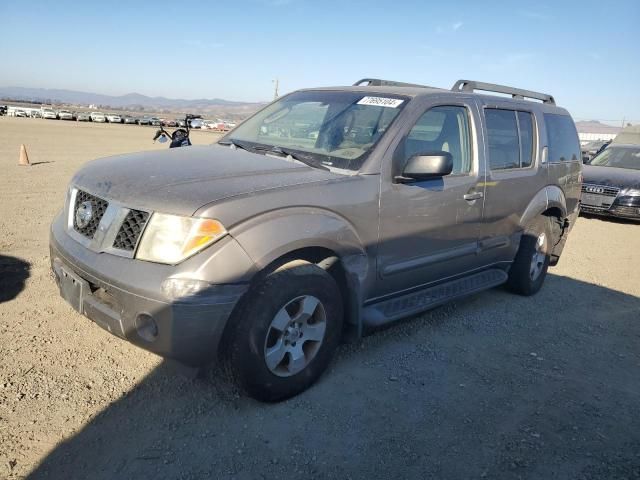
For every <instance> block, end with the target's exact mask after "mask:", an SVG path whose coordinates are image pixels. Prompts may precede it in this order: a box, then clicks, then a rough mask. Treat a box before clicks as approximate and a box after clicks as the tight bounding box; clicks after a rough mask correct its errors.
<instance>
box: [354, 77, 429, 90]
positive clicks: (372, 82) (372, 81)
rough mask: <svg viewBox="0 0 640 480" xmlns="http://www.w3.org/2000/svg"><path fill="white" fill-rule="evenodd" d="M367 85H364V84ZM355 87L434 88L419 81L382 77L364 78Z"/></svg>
mask: <svg viewBox="0 0 640 480" xmlns="http://www.w3.org/2000/svg"><path fill="white" fill-rule="evenodd" d="M363 83H364V84H365V85H362V84H363ZM353 86H354V87H359V86H365V87H420V88H434V87H429V86H427V85H418V84H417V83H404V82H396V81H393V80H382V79H381V78H363V79H362V80H358V81H357V82H356V83H354V84H353Z"/></svg>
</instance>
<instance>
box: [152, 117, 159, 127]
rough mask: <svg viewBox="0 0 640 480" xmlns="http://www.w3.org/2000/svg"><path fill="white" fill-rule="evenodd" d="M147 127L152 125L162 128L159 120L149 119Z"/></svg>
mask: <svg viewBox="0 0 640 480" xmlns="http://www.w3.org/2000/svg"><path fill="white" fill-rule="evenodd" d="M149 125H153V126H154V127H161V126H162V122H161V121H160V119H159V118H156V117H151V118H150V119H149Z"/></svg>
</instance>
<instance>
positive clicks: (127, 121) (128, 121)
mask: <svg viewBox="0 0 640 480" xmlns="http://www.w3.org/2000/svg"><path fill="white" fill-rule="evenodd" d="M122 123H124V124H127V125H128V124H135V123H136V119H135V117H132V116H131V115H125V116H124V117H122Z"/></svg>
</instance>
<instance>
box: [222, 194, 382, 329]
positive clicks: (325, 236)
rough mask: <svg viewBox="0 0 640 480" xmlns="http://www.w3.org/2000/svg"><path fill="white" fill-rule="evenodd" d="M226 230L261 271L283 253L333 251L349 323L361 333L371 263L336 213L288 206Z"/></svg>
mask: <svg viewBox="0 0 640 480" xmlns="http://www.w3.org/2000/svg"><path fill="white" fill-rule="evenodd" d="M229 233H230V234H231V236H233V237H234V238H235V239H236V240H237V241H238V243H239V244H240V245H241V246H242V248H243V249H244V250H245V252H246V253H247V254H248V255H249V257H251V259H252V260H253V261H254V262H255V265H256V268H257V270H258V271H260V270H262V269H263V268H265V267H266V266H268V265H269V264H271V263H272V262H274V261H275V260H277V259H278V258H280V257H282V256H284V255H286V254H287V253H290V252H293V251H295V250H299V249H302V248H308V247H322V248H326V249H329V250H332V251H333V252H335V253H336V254H337V256H338V257H339V259H340V262H341V264H342V268H343V269H344V271H345V273H346V282H347V287H348V289H349V297H350V298H347V299H346V301H347V305H348V309H349V312H348V316H347V318H348V319H349V321H350V323H352V324H353V325H355V327H356V335H357V337H360V336H361V334H362V322H361V312H360V311H361V308H362V301H363V291H364V284H365V282H366V280H367V278H368V276H369V275H368V274H369V272H370V271H375V265H374V264H371V265H370V264H369V263H370V261H369V258H374V256H372V257H369V255H367V252H366V247H365V244H364V242H363V241H362V240H361V239H360V237H359V236H358V234H357V233H356V231H355V229H354V228H353V226H352V225H351V224H350V223H349V222H348V221H347V220H346V219H345V218H343V217H341V216H340V215H337V214H336V213H334V212H332V211H330V210H326V209H322V208H318V207H292V208H284V209H279V210H274V211H270V212H267V213H264V214H261V215H259V216H257V217H254V218H252V219H250V220H248V221H246V222H243V223H241V224H238V225H236V226H235V227H233V228H232V229H231V230H230V231H229Z"/></svg>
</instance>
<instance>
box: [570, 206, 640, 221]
mask: <svg viewBox="0 0 640 480" xmlns="http://www.w3.org/2000/svg"><path fill="white" fill-rule="evenodd" d="M580 212H581V213H586V214H588V215H599V216H602V217H616V218H627V219H631V220H640V206H630V205H617V204H614V205H612V206H611V207H609V208H595V207H590V206H588V205H582V206H581V207H580Z"/></svg>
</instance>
